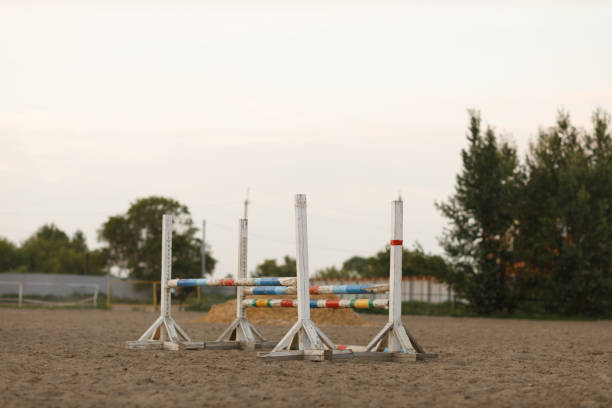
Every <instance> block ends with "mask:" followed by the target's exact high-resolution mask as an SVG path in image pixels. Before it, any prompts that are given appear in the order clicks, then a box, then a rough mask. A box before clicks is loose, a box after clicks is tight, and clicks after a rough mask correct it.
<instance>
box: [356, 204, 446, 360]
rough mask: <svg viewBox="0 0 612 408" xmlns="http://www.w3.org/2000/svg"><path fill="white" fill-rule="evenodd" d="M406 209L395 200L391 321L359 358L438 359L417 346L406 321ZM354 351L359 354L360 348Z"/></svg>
mask: <svg viewBox="0 0 612 408" xmlns="http://www.w3.org/2000/svg"><path fill="white" fill-rule="evenodd" d="M403 207H404V205H403V202H402V201H401V200H396V201H393V203H392V207H391V242H390V244H391V248H390V251H391V253H390V267H389V269H390V270H389V275H390V276H389V322H388V323H387V324H386V325H385V327H383V328H382V330H381V331H380V332H379V333H378V334H377V335H376V336H374V338H373V339H372V341H370V343H368V345H367V346H366V347H365V351H364V352H358V353H355V356H356V357H357V358H368V357H370V358H378V357H380V358H390V359H393V358H413V359H417V360H420V359H424V358H435V357H437V355H436V354H427V353H425V350H423V347H421V346H420V345H419V343H417V341H416V340H415V338H414V337H413V336H412V335H411V334H410V332H409V331H408V330H407V329H406V326H404V323H403V322H402V286H401V285H402V254H403V238H402V235H403ZM347 347H350V346H347ZM360 348H361V347H360ZM354 351H357V348H355V350H354ZM400 353H401V354H400Z"/></svg>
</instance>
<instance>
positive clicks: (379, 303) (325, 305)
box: [242, 299, 389, 309]
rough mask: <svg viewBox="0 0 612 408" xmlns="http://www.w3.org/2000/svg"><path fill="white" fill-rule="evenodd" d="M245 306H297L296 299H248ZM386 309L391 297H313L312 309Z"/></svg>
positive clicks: (244, 303)
mask: <svg viewBox="0 0 612 408" xmlns="http://www.w3.org/2000/svg"><path fill="white" fill-rule="evenodd" d="M242 306H244V307H297V306H298V302H297V300H294V299H247V300H243V301H242ZM349 307H350V308H353V309H386V308H388V307H389V299H334V300H327V299H311V300H310V308H311V309H338V308H349Z"/></svg>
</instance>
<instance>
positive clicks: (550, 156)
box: [519, 110, 612, 314]
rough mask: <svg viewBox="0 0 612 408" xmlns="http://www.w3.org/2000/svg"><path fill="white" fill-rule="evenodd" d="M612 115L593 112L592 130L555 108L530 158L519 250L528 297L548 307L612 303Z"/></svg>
mask: <svg viewBox="0 0 612 408" xmlns="http://www.w3.org/2000/svg"><path fill="white" fill-rule="evenodd" d="M609 125H610V116H609V115H608V114H606V113H604V112H603V111H601V110H598V111H596V112H595V113H594V115H593V129H594V130H593V133H592V134H591V135H589V134H588V133H586V132H585V131H582V130H580V129H578V128H576V127H575V126H573V125H572V123H571V121H570V116H569V114H568V113H566V112H560V113H559V115H558V118H557V123H556V125H555V126H552V127H550V128H549V129H546V130H542V131H540V133H539V135H538V139H537V141H536V143H534V144H533V145H532V146H531V149H530V152H529V155H528V157H527V168H528V175H529V180H528V183H527V186H526V189H525V194H524V198H523V201H522V205H521V211H520V215H521V219H520V240H519V245H520V246H519V249H520V252H521V257H522V258H523V259H524V260H525V262H526V268H527V270H528V271H529V275H528V278H529V279H528V281H527V282H526V283H527V284H526V285H525V287H527V288H528V295H529V296H530V297H533V298H536V299H541V300H544V303H545V307H546V308H547V309H548V310H550V311H555V312H562V313H571V314H601V313H605V312H606V311H609V310H610V308H612V302H611V300H610V298H611V296H610V294H611V293H612V160H611V157H612V141H611V137H610V131H609Z"/></svg>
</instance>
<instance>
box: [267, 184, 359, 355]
mask: <svg viewBox="0 0 612 408" xmlns="http://www.w3.org/2000/svg"><path fill="white" fill-rule="evenodd" d="M295 221H296V249H297V251H296V252H297V253H296V266H297V296H298V298H297V303H298V305H297V308H298V320H297V322H296V323H295V325H293V327H292V328H291V329H289V331H288V332H287V334H285V336H283V338H282V339H281V340H280V341H279V342H278V344H277V345H276V347H274V349H273V350H272V352H270V353H268V354H265V355H263V356H262V360H329V359H331V358H332V356H334V355H336V356H337V357H340V356H341V355H344V356H347V357H349V358H352V354H353V353H352V352H351V351H346V350H345V351H342V350H338V349H337V348H336V346H335V345H334V343H333V342H332V341H331V340H330V339H329V337H327V336H326V335H325V334H324V333H323V332H322V331H321V329H319V328H318V327H317V326H316V325H315V324H314V323H313V321H312V320H310V281H309V271H308V231H307V218H306V196H305V195H304V194H297V195H296V196H295Z"/></svg>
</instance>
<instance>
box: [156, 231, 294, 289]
mask: <svg viewBox="0 0 612 408" xmlns="http://www.w3.org/2000/svg"><path fill="white" fill-rule="evenodd" d="M240 221H246V220H240ZM245 246H246V241H245ZM296 280H297V278H251V279H247V278H240V277H239V278H238V279H206V278H203V279H171V280H169V281H168V287H170V288H193V287H196V286H295V285H296Z"/></svg>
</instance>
